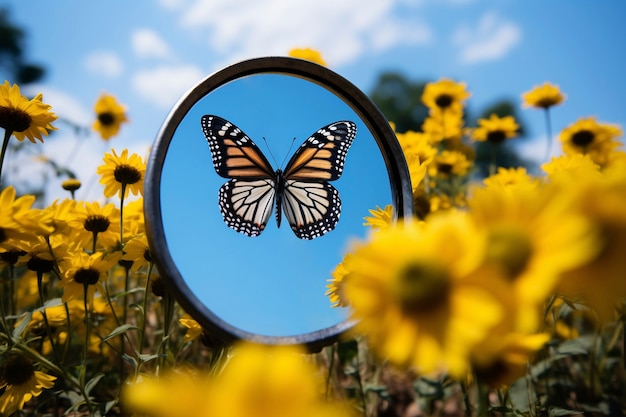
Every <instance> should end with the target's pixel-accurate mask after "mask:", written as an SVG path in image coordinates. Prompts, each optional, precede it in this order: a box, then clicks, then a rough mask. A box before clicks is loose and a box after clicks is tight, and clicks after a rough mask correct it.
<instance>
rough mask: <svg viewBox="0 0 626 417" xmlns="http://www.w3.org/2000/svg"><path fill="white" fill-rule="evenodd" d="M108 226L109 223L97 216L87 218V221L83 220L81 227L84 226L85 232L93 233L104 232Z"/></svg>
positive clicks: (102, 217)
mask: <svg viewBox="0 0 626 417" xmlns="http://www.w3.org/2000/svg"><path fill="white" fill-rule="evenodd" d="M110 225H111V221H110V220H109V219H107V218H106V217H104V216H102V215H99V214H96V215H92V216H87V219H85V223H83V226H85V230H87V231H88V232H95V233H101V232H106V231H107V230H108V228H109V226H110Z"/></svg>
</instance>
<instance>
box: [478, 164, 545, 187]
mask: <svg viewBox="0 0 626 417" xmlns="http://www.w3.org/2000/svg"><path fill="white" fill-rule="evenodd" d="M483 184H485V186H487V187H497V186H499V187H504V188H507V187H516V186H518V185H532V184H534V185H536V186H538V185H539V183H538V181H537V179H535V178H534V177H533V176H531V175H529V174H528V172H526V168H523V167H519V168H503V167H499V168H498V172H497V173H495V174H494V175H491V176H489V177H487V178H485V179H484V180H483Z"/></svg>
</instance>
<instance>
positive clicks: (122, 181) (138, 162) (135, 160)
mask: <svg viewBox="0 0 626 417" xmlns="http://www.w3.org/2000/svg"><path fill="white" fill-rule="evenodd" d="M96 173H97V174H98V175H102V178H100V183H101V184H103V185H104V196H105V197H113V196H114V195H115V194H117V195H118V196H119V197H122V193H123V198H126V197H128V193H129V192H131V193H132V194H133V195H137V194H141V195H143V179H144V176H145V174H146V164H145V162H144V161H143V159H142V158H141V156H139V155H137V154H132V155H130V156H128V149H124V150H123V151H122V153H121V155H119V156H118V155H117V153H116V152H115V150H114V149H111V153H107V154H105V155H104V165H100V166H99V167H98V170H97V171H96Z"/></svg>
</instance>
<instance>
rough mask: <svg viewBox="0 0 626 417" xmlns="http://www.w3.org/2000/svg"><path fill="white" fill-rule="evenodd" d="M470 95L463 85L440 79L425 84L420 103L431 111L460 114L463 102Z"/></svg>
mask: <svg viewBox="0 0 626 417" xmlns="http://www.w3.org/2000/svg"><path fill="white" fill-rule="evenodd" d="M469 96H470V93H469V92H468V91H467V90H466V85H465V83H457V82H455V81H453V80H451V79H448V78H442V79H440V80H439V81H437V82H431V83H427V84H426V86H425V87H424V93H423V94H422V102H423V103H424V105H425V106H426V107H428V108H429V109H431V111H436V110H437V109H438V110H440V111H443V112H445V113H446V114H448V113H460V112H461V111H462V110H463V106H464V101H465V100H467V99H468V98H469Z"/></svg>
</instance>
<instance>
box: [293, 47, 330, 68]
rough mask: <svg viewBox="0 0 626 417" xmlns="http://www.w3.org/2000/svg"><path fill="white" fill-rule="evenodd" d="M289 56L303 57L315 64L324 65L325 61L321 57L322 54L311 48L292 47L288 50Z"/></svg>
mask: <svg viewBox="0 0 626 417" xmlns="http://www.w3.org/2000/svg"><path fill="white" fill-rule="evenodd" d="M289 56H290V57H293V58H300V59H305V60H307V61H311V62H315V63H316V64H319V65H323V66H326V61H324V58H322V54H321V53H320V52H319V51H317V50H315V49H311V48H294V49H292V50H291V51H289Z"/></svg>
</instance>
